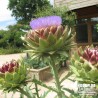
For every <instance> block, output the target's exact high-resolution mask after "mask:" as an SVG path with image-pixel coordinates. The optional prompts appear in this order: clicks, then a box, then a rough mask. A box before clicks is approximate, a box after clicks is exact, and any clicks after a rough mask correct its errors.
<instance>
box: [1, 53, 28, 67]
mask: <svg viewBox="0 0 98 98" xmlns="http://www.w3.org/2000/svg"><path fill="white" fill-rule="evenodd" d="M24 56H26V53H19V54H9V55H0V66H1V65H2V64H4V63H5V62H8V61H11V60H12V59H15V60H18V59H20V58H21V57H24Z"/></svg>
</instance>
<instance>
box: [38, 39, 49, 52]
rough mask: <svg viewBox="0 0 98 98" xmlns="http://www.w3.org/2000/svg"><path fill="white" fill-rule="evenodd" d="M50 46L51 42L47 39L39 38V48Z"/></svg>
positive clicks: (45, 48) (43, 49) (43, 48)
mask: <svg viewBox="0 0 98 98" xmlns="http://www.w3.org/2000/svg"><path fill="white" fill-rule="evenodd" d="M48 47H49V43H48V42H47V40H45V39H42V38H40V39H39V49H40V50H42V51H45V50H47V48H48Z"/></svg>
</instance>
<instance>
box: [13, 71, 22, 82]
mask: <svg viewBox="0 0 98 98" xmlns="http://www.w3.org/2000/svg"><path fill="white" fill-rule="evenodd" d="M19 80H20V76H19V75H18V74H17V73H16V72H14V73H13V82H14V83H18V82H19Z"/></svg>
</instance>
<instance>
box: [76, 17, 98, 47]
mask: <svg viewBox="0 0 98 98" xmlns="http://www.w3.org/2000/svg"><path fill="white" fill-rule="evenodd" d="M76 42H77V43H78V44H79V43H80V44H81V43H83V44H84V43H86V45H87V44H88V45H90V44H97V45H98V17H92V18H88V19H78V20H76Z"/></svg>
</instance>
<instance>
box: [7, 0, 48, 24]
mask: <svg viewBox="0 0 98 98" xmlns="http://www.w3.org/2000/svg"><path fill="white" fill-rule="evenodd" d="M43 6H50V4H49V1H48V0H9V5H8V9H10V10H12V16H15V18H16V19H17V20H18V21H22V22H24V23H27V22H29V21H30V20H31V18H34V17H35V13H36V11H37V10H38V9H42V8H43Z"/></svg>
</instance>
